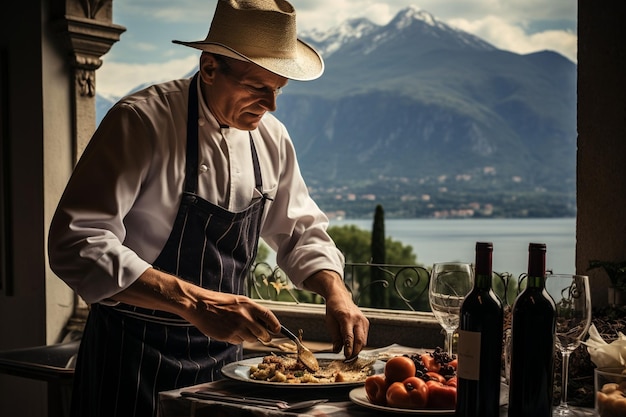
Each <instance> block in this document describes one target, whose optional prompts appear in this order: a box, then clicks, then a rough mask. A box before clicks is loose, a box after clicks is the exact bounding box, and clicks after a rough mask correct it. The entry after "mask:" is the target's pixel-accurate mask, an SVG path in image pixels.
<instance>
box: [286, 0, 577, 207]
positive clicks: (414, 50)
mask: <svg viewBox="0 0 626 417" xmlns="http://www.w3.org/2000/svg"><path fill="white" fill-rule="evenodd" d="M300 37H301V38H302V39H303V40H305V41H306V42H308V43H310V44H311V45H313V46H314V47H315V48H316V49H318V50H319V51H320V52H321V53H322V55H323V56H324V59H325V64H326V70H325V73H324V75H323V76H322V77H321V78H320V79H318V80H315V81H312V82H296V81H292V82H290V83H289V85H288V86H287V87H286V88H285V89H284V93H283V94H282V95H281V96H280V97H279V99H278V110H277V111H276V113H275V114H276V116H277V117H278V118H279V119H280V120H281V121H283V123H285V125H286V126H287V128H288V130H289V133H290V135H291V137H292V139H293V142H294V145H295V147H296V150H297V152H298V155H299V163H300V168H301V170H302V173H303V176H304V177H305V179H306V180H307V183H308V184H309V186H310V189H311V194H312V195H313V196H314V197H315V199H316V201H318V204H319V205H320V206H321V207H322V208H323V209H324V210H325V211H327V212H338V213H342V212H345V215H346V216H349V217H363V216H366V217H370V216H371V213H373V211H374V206H375V205H376V204H382V205H383V206H384V207H385V211H386V213H387V215H388V217H424V216H435V217H438V216H441V217H449V216H462V217H467V216H503V217H523V216H534V217H538V216H542V217H544V216H569V215H573V214H574V210H575V201H574V200H575V160H576V136H577V134H576V72H577V68H576V65H575V64H574V63H573V62H571V61H569V60H568V59H566V58H565V57H563V56H561V55H559V54H557V53H555V52H550V51H542V52H537V53H533V54H527V55H520V54H516V53H512V52H508V51H504V50H500V49H497V48H495V47H494V46H493V45H491V44H489V43H487V42H485V41H484V40H482V39H480V38H478V37H476V36H474V35H471V34H469V33H467V32H463V31H460V30H457V29H454V28H452V27H450V26H449V25H447V24H445V23H443V22H441V21H439V20H438V19H436V18H435V17H434V16H432V15H431V14H429V13H428V12H426V11H424V10H421V9H419V8H417V7H408V8H406V9H404V10H402V11H400V12H399V13H398V14H397V15H396V16H395V18H394V19H393V20H392V21H390V22H389V23H388V24H386V25H383V26H381V25H376V24H374V23H372V22H371V21H369V20H367V19H351V20H348V21H346V22H344V23H343V24H341V25H339V26H337V27H335V28H332V29H330V30H328V31H324V32H321V31H316V30H313V31H309V32H303V33H301V34H300Z"/></svg>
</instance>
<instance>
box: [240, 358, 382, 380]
mask: <svg viewBox="0 0 626 417" xmlns="http://www.w3.org/2000/svg"><path fill="white" fill-rule="evenodd" d="M318 362H319V365H320V368H319V370H317V371H315V372H312V371H310V370H308V369H307V368H306V367H305V366H304V365H303V364H302V363H301V362H299V361H298V359H297V357H296V356H295V355H293V356H292V355H288V356H279V355H274V354H272V355H269V356H265V357H263V359H262V362H261V363H259V364H258V365H253V366H251V367H250V379H254V380H257V381H268V382H281V383H286V384H328V383H337V382H361V381H365V379H366V378H367V377H368V376H370V375H371V374H372V372H373V368H372V364H373V362H374V360H371V359H363V358H358V359H356V360H354V361H352V362H348V363H345V362H344V361H343V359H336V360H330V359H318Z"/></svg>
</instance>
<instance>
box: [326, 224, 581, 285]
mask: <svg viewBox="0 0 626 417" xmlns="http://www.w3.org/2000/svg"><path fill="white" fill-rule="evenodd" d="M348 224H354V225H356V226H357V227H359V228H362V229H364V230H368V231H371V230H372V224H373V220H331V222H330V225H331V226H343V225H348ZM385 235H386V236H387V237H390V238H392V239H393V240H397V241H400V242H402V243H403V244H405V245H411V246H412V247H413V252H414V253H416V254H417V261H418V262H419V263H421V264H424V265H432V264H433V263H435V262H443V261H464V262H473V261H474V246H475V244H476V242H477V241H488V242H493V269H494V271H497V272H510V273H512V274H513V275H515V276H517V275H519V274H521V273H523V272H526V268H527V262H528V244H529V243H530V242H537V243H545V244H546V245H547V255H546V266H547V268H548V269H552V270H553V272H554V273H574V272H575V255H576V219H575V218H558V219H386V220H385Z"/></svg>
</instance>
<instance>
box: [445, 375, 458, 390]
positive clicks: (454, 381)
mask: <svg viewBox="0 0 626 417" xmlns="http://www.w3.org/2000/svg"><path fill="white" fill-rule="evenodd" d="M457 381H458V380H457V377H456V376H453V377H452V378H450V379H448V380H447V381H446V385H449V386H451V387H454V388H456V386H457Z"/></svg>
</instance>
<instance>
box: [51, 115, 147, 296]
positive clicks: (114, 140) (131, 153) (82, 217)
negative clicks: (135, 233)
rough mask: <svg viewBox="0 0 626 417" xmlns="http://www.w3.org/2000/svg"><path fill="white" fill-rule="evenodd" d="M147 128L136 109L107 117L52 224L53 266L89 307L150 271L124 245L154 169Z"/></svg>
mask: <svg viewBox="0 0 626 417" xmlns="http://www.w3.org/2000/svg"><path fill="white" fill-rule="evenodd" d="M142 126H143V124H142V122H141V120H140V117H139V116H138V115H137V114H135V113H134V111H133V110H132V108H128V107H125V106H119V107H116V108H114V109H113V110H112V111H111V112H110V113H109V114H108V115H107V118H106V119H105V120H103V122H102V124H101V126H100V128H99V129H98V131H97V132H96V133H95V134H94V137H93V138H92V140H91V142H90V143H89V145H88V146H87V148H86V149H85V151H84V153H83V156H82V157H81V160H80V161H79V163H78V164H77V166H76V168H75V169H74V172H73V174H72V176H71V178H70V180H69V182H68V184H67V186H66V189H65V192H64V194H63V196H62V197H61V200H60V202H59V205H58V207H57V210H56V212H55V214H54V216H53V219H52V223H51V225H50V232H49V237H48V254H49V260H50V267H51V268H52V270H53V271H54V272H55V273H56V274H57V275H58V276H59V277H60V278H61V279H63V280H64V281H65V282H66V283H67V284H68V285H69V286H70V287H71V288H72V289H74V290H75V291H76V292H77V293H78V294H79V295H80V296H81V297H82V298H83V299H84V300H85V301H86V302H87V303H94V302H99V301H102V300H105V299H107V298H108V297H110V296H112V295H114V294H116V293H118V292H120V291H122V290H123V289H125V288H127V287H128V286H129V285H131V284H132V283H133V282H134V281H135V280H136V279H137V278H138V277H139V276H140V275H141V274H142V273H143V272H144V271H145V270H146V269H147V268H149V267H150V263H148V262H147V261H145V260H144V259H142V258H141V257H140V256H139V255H138V254H137V253H136V252H135V251H134V250H132V249H131V248H129V247H127V246H125V245H124V244H123V242H124V239H125V237H126V226H125V224H124V217H125V216H126V215H127V213H128V212H129V210H130V209H131V207H132V205H133V203H134V201H135V199H136V196H137V194H138V192H139V189H140V187H141V182H142V179H143V178H144V177H145V175H146V172H147V170H148V167H149V165H150V162H149V158H150V155H151V152H150V145H149V143H148V142H147V140H146V139H145V137H146V135H145V132H142V131H141V129H142ZM129 138H132V140H129Z"/></svg>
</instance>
